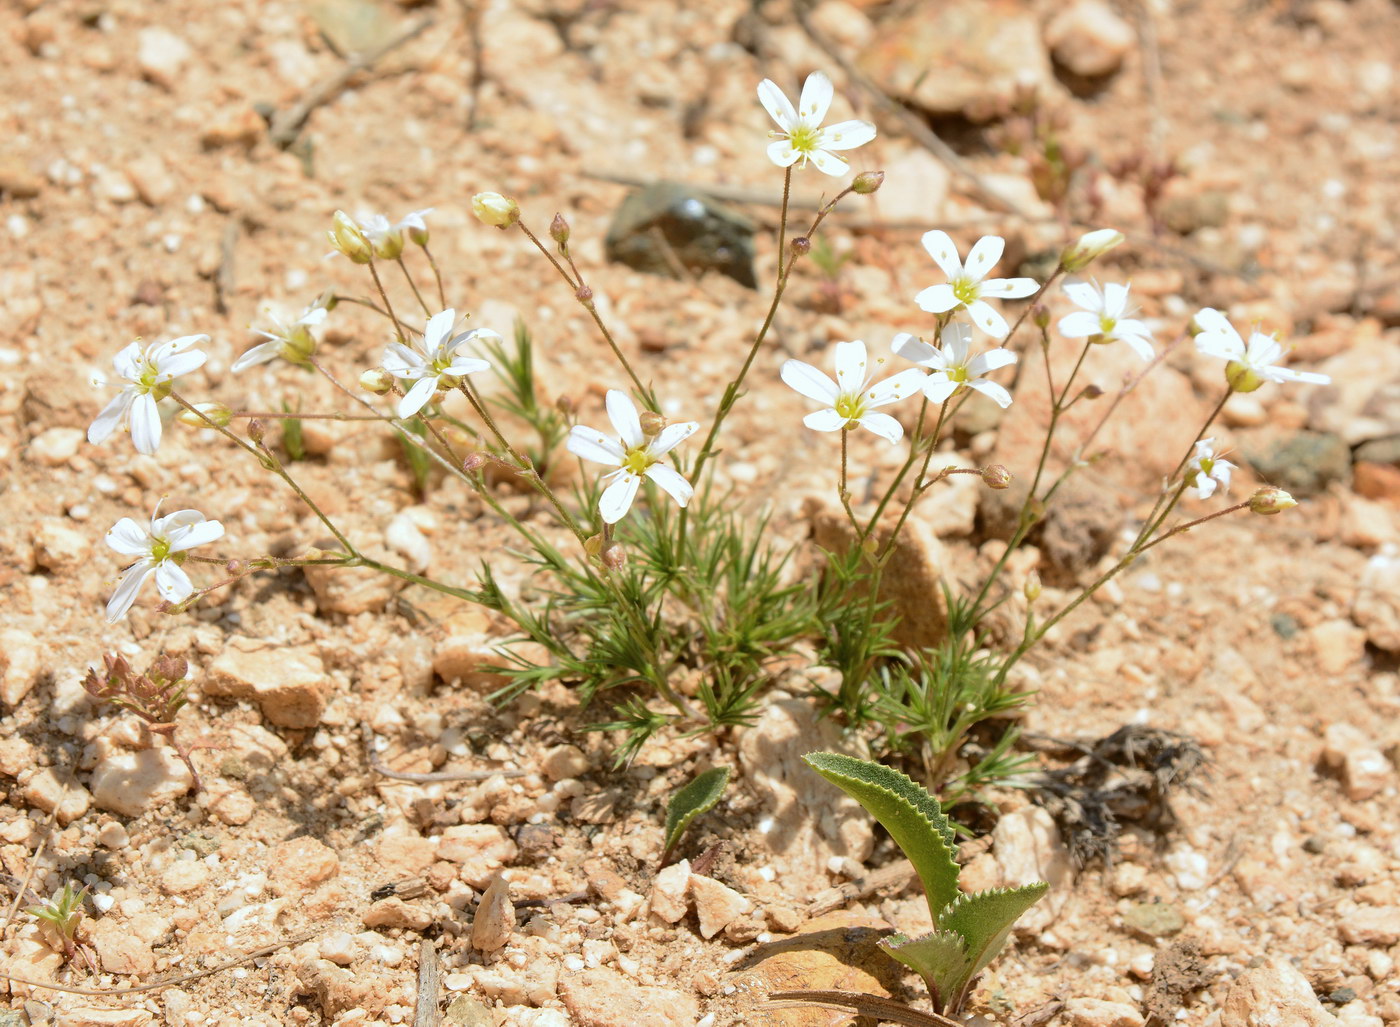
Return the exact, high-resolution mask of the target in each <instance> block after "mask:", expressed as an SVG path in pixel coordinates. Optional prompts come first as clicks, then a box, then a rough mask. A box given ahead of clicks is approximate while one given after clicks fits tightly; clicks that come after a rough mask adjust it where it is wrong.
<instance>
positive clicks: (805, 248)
mask: <svg viewBox="0 0 1400 1027" xmlns="http://www.w3.org/2000/svg"><path fill="white" fill-rule="evenodd" d="M788 245H789V246H791V247H792V252H793V253H796V254H797V255H798V256H799V257H800V256H802V255H803V254H806V253H810V252H812V240H811V239H808V238H807V237H806V236H805V235H799V236H794V237H793V240H792V242H790V243H789V244H788Z"/></svg>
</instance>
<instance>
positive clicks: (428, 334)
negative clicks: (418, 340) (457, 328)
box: [423, 307, 457, 353]
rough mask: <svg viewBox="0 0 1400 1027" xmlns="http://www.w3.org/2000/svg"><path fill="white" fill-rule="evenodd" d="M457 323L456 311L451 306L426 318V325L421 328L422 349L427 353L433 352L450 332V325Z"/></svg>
mask: <svg viewBox="0 0 1400 1027" xmlns="http://www.w3.org/2000/svg"><path fill="white" fill-rule="evenodd" d="M456 323H457V311H456V309H454V308H453V307H448V308H447V309H446V310H443V311H440V312H439V313H436V314H434V315H433V316H432V317H430V318H428V323H427V325H426V326H425V327H424V328H423V349H424V351H425V352H427V353H434V352H436V351H437V349H438V347H439V346H441V345H442V344H443V341H444V340H445V339H446V338H447V337H448V335H450V334H451V332H452V327H453V326H454V325H455V324H456Z"/></svg>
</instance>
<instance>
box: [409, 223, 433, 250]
mask: <svg viewBox="0 0 1400 1027" xmlns="http://www.w3.org/2000/svg"><path fill="white" fill-rule="evenodd" d="M408 241H409V242H411V243H413V245H414V246H427V245H428V226H427V225H426V224H424V225H409V226H408Z"/></svg>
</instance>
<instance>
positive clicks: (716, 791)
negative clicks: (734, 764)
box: [662, 767, 729, 862]
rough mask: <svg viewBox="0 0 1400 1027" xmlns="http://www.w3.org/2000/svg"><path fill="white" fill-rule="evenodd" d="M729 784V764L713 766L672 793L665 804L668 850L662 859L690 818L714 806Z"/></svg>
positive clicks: (667, 853) (674, 843) (706, 811)
mask: <svg viewBox="0 0 1400 1027" xmlns="http://www.w3.org/2000/svg"><path fill="white" fill-rule="evenodd" d="M728 785H729V768H728V767H711V768H710V769H709V770H707V771H705V772H704V773H703V774H697V775H696V777H695V780H693V781H691V782H690V783H689V784H687V785H685V786H684V787H683V788H681V789H680V790H678V791H677V792H676V794H675V795H673V796H671V801H670V802H668V803H667V804H666V851H665V855H664V856H663V857H662V862H665V857H666V856H669V855H670V854H671V850H672V849H674V848H675V847H676V843H677V842H678V841H680V840H681V835H683V834H684V833H685V829H686V828H687V827H689V826H690V823H691V821H693V820H694V819H695V818H696V817H698V816H699V815H700V814H701V813H708V812H709V811H710V810H712V809H714V808H715V806H716V804H718V802H719V800H720V797H721V796H722V795H724V789H725V788H726V787H728Z"/></svg>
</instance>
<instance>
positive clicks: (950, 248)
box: [919, 228, 962, 313]
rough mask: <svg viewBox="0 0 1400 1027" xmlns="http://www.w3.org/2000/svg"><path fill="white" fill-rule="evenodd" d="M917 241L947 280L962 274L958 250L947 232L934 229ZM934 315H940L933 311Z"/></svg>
mask: <svg viewBox="0 0 1400 1027" xmlns="http://www.w3.org/2000/svg"><path fill="white" fill-rule="evenodd" d="M919 241H920V242H922V243H923V244H924V249H926V250H927V251H928V255H929V256H930V257H932V258H933V262H934V263H935V264H937V265H938V270H940V271H942V272H943V273H944V274H945V275H947V276H948V277H949V278H956V277H958V275H960V274H962V261H961V260H959V259H958V248H957V246H955V245H954V244H953V240H952V238H951V237H950V236H949V235H948V233H947V232H943V231H939V230H938V229H936V228H935V229H934V230H933V231H932V232H925V233H924V235H923V238H922V239H921V240H919ZM926 291H927V290H926ZM925 309H927V308H925ZM944 309H947V308H946V307H945V308H944ZM934 313H940V311H934Z"/></svg>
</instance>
